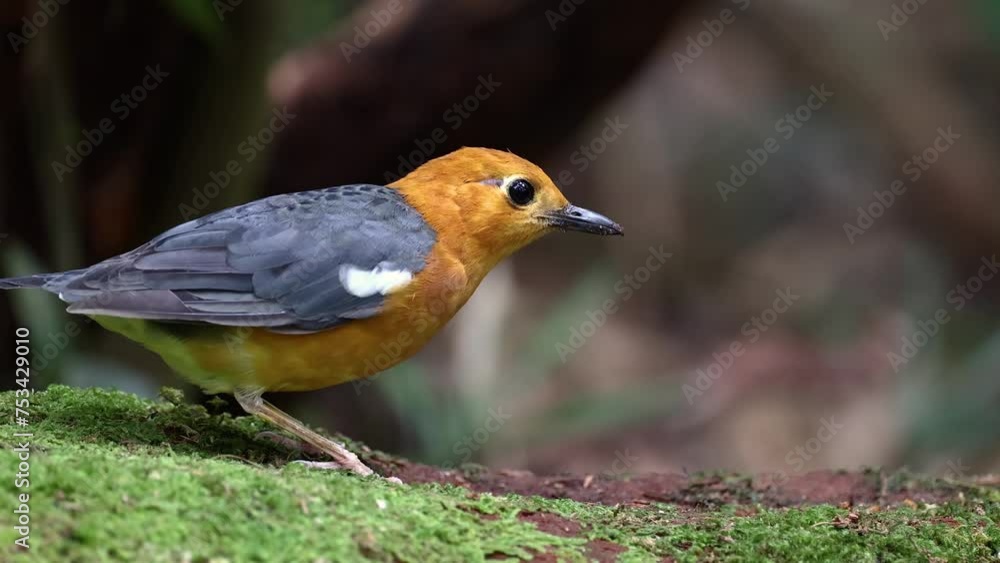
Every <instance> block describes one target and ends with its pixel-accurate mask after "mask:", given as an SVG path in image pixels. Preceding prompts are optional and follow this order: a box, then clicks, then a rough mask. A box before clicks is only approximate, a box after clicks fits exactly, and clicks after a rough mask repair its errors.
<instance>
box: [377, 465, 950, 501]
mask: <svg viewBox="0 0 1000 563" xmlns="http://www.w3.org/2000/svg"><path fill="white" fill-rule="evenodd" d="M371 461H372V464H373V465H374V466H375V468H376V470H378V471H379V472H380V473H381V474H383V475H385V476H392V477H399V478H400V479H402V480H403V482H406V483H444V484H451V485H457V486H461V487H466V488H468V489H470V490H472V491H475V492H477V493H483V492H489V493H493V494H497V495H503V494H517V495H522V496H541V497H545V498H556V499H572V500H575V501H579V502H588V503H596V504H604V505H609V506H614V505H620V504H624V505H643V504H651V503H654V502H664V503H670V504H675V505H678V506H680V507H694V508H712V507H716V506H722V505H754V504H761V505H764V506H770V507H786V506H799V505H811V504H833V505H843V506H853V505H856V504H865V505H881V506H893V505H897V504H900V503H904V502H918V503H940V502H945V501H947V500H949V499H952V498H954V497H955V496H956V495H957V494H958V491H957V490H956V489H955V488H951V487H947V486H944V485H942V484H933V483H924V482H921V481H916V480H908V479H906V478H905V477H901V476H899V475H885V474H882V473H879V472H875V471H868V472H833V471H818V472H814V473H807V474H803V475H798V476H794V477H791V478H788V479H777V478H776V477H775V476H773V475H768V474H764V475H758V476H756V477H740V476H724V475H711V476H687V475H679V474H649V475H637V476H635V477H631V478H627V479H611V478H607V477H603V476H600V475H557V476H544V475H535V474H534V473H531V472H530V471H512V470H489V469H485V468H482V469H481V470H478V471H476V472H461V471H457V470H442V469H439V468H436V467H430V466H427V465H422V464H417V463H410V462H406V461H402V460H396V459H393V460H388V461H387V460H377V459H376V460H371Z"/></svg>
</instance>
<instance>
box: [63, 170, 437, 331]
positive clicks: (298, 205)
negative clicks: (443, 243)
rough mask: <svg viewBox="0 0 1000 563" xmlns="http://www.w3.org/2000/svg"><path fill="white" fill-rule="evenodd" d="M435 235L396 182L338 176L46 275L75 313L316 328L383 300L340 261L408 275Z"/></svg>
mask: <svg viewBox="0 0 1000 563" xmlns="http://www.w3.org/2000/svg"><path fill="white" fill-rule="evenodd" d="M435 240H436V234H435V232H434V230H433V229H432V228H431V227H430V226H429V225H428V224H427V223H426V222H425V221H424V219H423V217H421V215H420V214H419V213H418V212H417V211H416V210H415V209H413V208H412V207H411V206H410V205H409V204H408V203H407V202H406V201H405V200H404V199H403V197H402V195H401V194H399V192H397V191H396V190H393V189H391V188H387V187H384V186H373V185H351V186H340V187H335V188H327V189H324V190H316V191H311V192H301V193H296V194H287V195H278V196H273V197H269V198H265V199H262V200H258V201H255V202H251V203H248V204H245V205H241V206H238V207H233V208H230V209H226V210H223V211H220V212H218V213H215V214H212V215H209V216H206V217H203V218H201V219H196V220H194V221H191V222H188V223H185V224H183V225H179V226H177V227H175V228H173V229H171V230H169V231H167V232H165V233H163V234H162V235H160V236H158V237H156V238H155V239H153V240H151V241H150V242H148V243H146V244H144V245H143V246H141V247H139V248H137V249H135V250H133V251H131V252H128V253H126V254H122V255H121V256H117V257H115V258H111V259H109V260H106V261H104V262H101V263H100V264H97V265H95V266H92V267H90V268H87V269H84V270H75V271H73V272H67V273H66V274H64V275H56V276H53V278H52V279H51V280H50V281H48V283H46V284H45V286H44V287H45V289H48V290H50V291H53V292H57V293H59V296H60V298H61V299H63V300H64V301H67V302H69V303H71V305H70V307H69V311H70V312H72V313H81V314H93V315H111V316H119V317H134V318H143V319H151V320H162V321H175V322H188V323H208V324H217V325H226V326H257V327H267V328H270V329H272V330H275V331H283V332H313V331H318V330H323V329H327V328H331V327H333V326H336V325H338V324H341V323H344V322H347V321H349V320H351V319H361V318H366V317H371V316H373V315H375V314H377V313H378V312H379V310H380V309H381V307H382V304H383V301H384V299H385V296H384V295H383V292H381V291H374V292H370V291H358V290H357V289H356V288H352V289H351V290H349V289H348V288H347V287H345V283H344V281H342V280H343V278H344V271H345V268H346V269H348V270H351V269H353V270H360V271H363V272H369V271H373V270H374V271H379V270H381V271H386V270H392V271H405V272H408V273H410V274H412V275H416V274H417V273H418V272H420V271H421V270H422V269H423V268H424V266H425V264H426V260H427V256H428V254H429V253H430V250H431V247H432V246H433V245H434V242H435ZM376 269H378V270H376ZM347 285H350V283H348V284H347ZM352 291H353V293H352Z"/></svg>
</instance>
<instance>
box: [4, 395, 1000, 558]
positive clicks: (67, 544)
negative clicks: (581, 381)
mask: <svg viewBox="0 0 1000 563" xmlns="http://www.w3.org/2000/svg"><path fill="white" fill-rule="evenodd" d="M30 403H31V404H30V409H29V413H30V415H29V419H28V421H27V422H28V425H27V426H26V427H20V426H16V425H15V423H14V421H15V396H14V393H13V392H8V393H3V394H0V417H2V418H0V428H2V429H3V432H2V433H0V472H2V473H3V479H2V480H0V482H2V483H3V484H2V485H0V490H2V491H3V492H4V494H5V495H6V497H7V499H8V500H7V501H5V502H3V503H2V504H3V507H2V509H0V515H2V516H0V524H2V525H0V542H2V545H0V559H4V560H8V556H11V555H16V556H17V559H22V558H23V559H22V560H25V561H88V562H89V561H119V560H121V561H125V560H127V561H133V560H135V561H170V562H174V561H191V562H209V561H212V562H222V561H234V562H235V561H267V562H271V561H313V562H320V561H329V562H340V561H355V560H375V561H484V560H533V561H729V560H739V561H932V562H937V561H998V560H1000V478H997V477H991V476H986V477H980V478H969V479H965V480H962V481H961V482H958V481H952V480H939V479H931V478H927V477H922V476H919V475H914V474H909V473H905V472H897V473H892V474H887V473H884V472H881V471H878V470H869V471H862V472H846V471H843V472H818V473H810V474H805V475H800V476H795V477H792V478H791V479H788V480H787V481H786V482H782V483H779V482H776V481H775V480H774V478H773V477H771V476H766V475H763V476H740V475H729V474H700V475H689V476H685V475H635V476H621V477H609V476H603V475H560V476H539V475H534V474H532V473H529V472H524V471H505V470H490V469H486V468H484V467H481V466H467V467H463V468H460V469H458V470H443V469H438V468H434V467H430V466H426V465H421V464H417V463H412V462H409V461H406V460H402V459H398V458H394V457H391V456H388V455H385V454H382V453H380V452H375V451H372V450H370V449H368V448H366V447H364V446H363V445H360V444H351V445H352V446H353V447H354V449H355V451H358V452H359V453H360V454H361V456H362V458H364V459H365V461H366V462H367V463H368V464H369V465H371V466H372V467H373V468H374V469H376V471H378V472H379V473H380V474H382V475H383V476H385V477H399V478H400V479H401V480H402V481H403V483H404V484H403V485H398V484H393V483H392V482H390V481H388V480H387V479H384V478H382V477H370V478H358V477H355V476H353V475H349V474H345V473H343V472H340V471H322V470H314V469H308V468H305V467H303V466H301V465H297V464H294V463H290V462H291V461H293V460H295V459H300V458H302V457H303V455H304V454H303V453H302V452H299V451H294V450H290V449H288V448H286V447H282V446H281V445H279V444H278V443H272V442H268V441H264V440H261V439H259V438H258V435H259V434H260V433H261V432H264V431H267V430H269V429H268V428H267V427H266V425H265V424H264V423H262V422H260V421H258V420H256V419H253V418H251V417H235V418H234V417H232V416H230V415H229V414H225V413H222V412H219V413H215V412H211V411H210V410H209V409H206V408H205V407H202V406H193V405H188V404H185V403H184V402H183V399H182V398H181V397H180V393H179V392H174V391H165V393H164V397H163V398H161V399H160V400H158V401H148V400H143V399H139V398H137V397H135V396H132V395H128V394H124V393H120V392H116V391H106V390H99V389H86V390H80V389H72V388H69V387H63V386H53V387H50V388H49V389H48V390H46V391H42V392H38V393H35V394H34V395H32V397H31V401H30ZM210 408H211V407H210ZM220 411H221V409H220ZM25 431H28V432H31V434H32V436H31V437H30V438H26V439H27V440H29V441H30V442H31V447H30V457H29V459H28V463H29V465H30V470H29V476H28V477H27V479H28V480H29V481H30V486H28V487H24V486H23V485H24V483H23V482H22V483H17V481H18V478H16V474H17V473H18V471H19V469H18V465H19V463H20V461H21V460H20V459H19V457H18V456H19V453H20V452H18V451H17V448H18V446H19V444H21V442H22V440H23V439H22V438H19V437H15V436H14V434H15V433H16V432H25ZM22 469H23V468H22ZM25 493H27V494H29V498H28V502H27V503H25V504H27V505H28V514H27V518H28V527H29V528H30V539H29V540H28V541H29V543H30V546H31V548H30V550H27V551H23V550H20V548H18V547H16V546H15V545H14V544H15V540H17V539H18V538H20V537H21V536H22V533H23V532H24V531H25V530H23V529H21V530H19V529H17V528H16V527H15V526H17V522H15V521H14V518H20V517H21V516H22V515H23V514H16V513H14V512H13V511H14V510H15V509H17V508H18V507H19V506H20V504H22V503H21V502H20V501H19V499H18V495H20V494H25ZM21 512H22V513H23V512H24V510H23V509H22V510H21Z"/></svg>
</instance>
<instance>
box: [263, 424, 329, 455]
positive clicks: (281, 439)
mask: <svg viewBox="0 0 1000 563" xmlns="http://www.w3.org/2000/svg"><path fill="white" fill-rule="evenodd" d="M254 440H257V441H260V442H268V443H271V444H274V445H276V446H278V447H281V448H285V449H287V450H292V451H294V452H299V453H304V454H306V455H310V456H315V457H322V456H323V451H322V450H320V449H319V448H317V447H315V446H313V445H312V444H310V443H309V442H306V441H303V440H296V439H295V438H292V437H291V436H285V435H284V434H281V433H279V432H271V431H270V430H268V431H266V432H261V433H260V434H257V435H256V436H254Z"/></svg>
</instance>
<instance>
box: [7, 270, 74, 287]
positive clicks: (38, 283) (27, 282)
mask: <svg viewBox="0 0 1000 563" xmlns="http://www.w3.org/2000/svg"><path fill="white" fill-rule="evenodd" d="M83 271H84V270H71V271H69V272H58V273H54V274H35V275H33V276H21V277H19V278H0V289H21V288H26V287H27V288H31V287H40V288H45V287H46V285H48V284H49V283H50V282H58V281H60V280H62V279H66V278H70V277H76V276H77V275H79V274H80V273H81V272H83Z"/></svg>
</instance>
